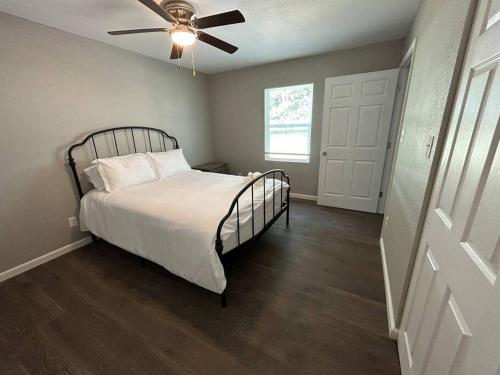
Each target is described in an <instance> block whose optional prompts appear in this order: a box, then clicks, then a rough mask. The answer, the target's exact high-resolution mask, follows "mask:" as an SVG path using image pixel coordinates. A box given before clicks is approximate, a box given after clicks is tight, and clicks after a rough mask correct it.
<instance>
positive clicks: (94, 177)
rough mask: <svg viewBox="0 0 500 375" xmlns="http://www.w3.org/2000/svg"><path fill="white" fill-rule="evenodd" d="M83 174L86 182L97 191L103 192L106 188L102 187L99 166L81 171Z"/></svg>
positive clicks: (92, 166)
mask: <svg viewBox="0 0 500 375" xmlns="http://www.w3.org/2000/svg"><path fill="white" fill-rule="evenodd" d="M83 173H84V174H85V176H86V177H87V180H89V182H90V183H91V184H92V185H93V186H94V187H95V188H96V189H97V190H105V189H106V186H105V185H104V180H103V179H102V177H101V174H100V173H99V166H97V165H91V166H90V167H88V168H85V169H84V170H83Z"/></svg>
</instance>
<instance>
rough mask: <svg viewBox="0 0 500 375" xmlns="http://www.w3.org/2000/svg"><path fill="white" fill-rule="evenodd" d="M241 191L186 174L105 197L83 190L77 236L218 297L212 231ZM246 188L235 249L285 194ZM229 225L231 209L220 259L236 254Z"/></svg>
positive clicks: (219, 179)
mask: <svg viewBox="0 0 500 375" xmlns="http://www.w3.org/2000/svg"><path fill="white" fill-rule="evenodd" d="M276 177H277V178H278V177H279V174H276ZM245 185H246V181H245V180H244V177H241V176H232V175H224V174H217V173H208V172H201V171H196V170H190V171H187V172H182V173H179V174H176V175H174V176H170V177H168V178H165V179H162V180H159V181H155V182H150V183H146V184H142V185H138V186H134V187H129V188H127V189H124V190H120V191H115V192H112V193H106V192H104V191H97V190H91V191H89V192H88V193H87V194H85V196H84V197H83V198H82V200H81V207H80V225H81V230H83V231H87V230H88V231H90V232H92V233H93V234H95V235H97V236H99V237H101V238H103V239H104V240H106V241H108V242H110V243H112V244H114V245H116V246H119V247H121V248H123V249H125V250H127V251H129V252H131V253H134V254H137V255H139V256H141V257H144V258H146V259H149V260H151V261H153V262H155V263H157V264H159V265H161V266H163V267H164V268H166V269H167V270H168V271H170V272H172V273H173V274H175V275H178V276H180V277H182V278H184V279H186V280H188V281H190V282H192V283H195V284H197V285H199V286H202V287H204V288H206V289H208V290H211V291H213V292H216V293H222V292H223V291H224V289H225V288H226V277H225V275H224V268H223V266H222V264H221V262H220V259H219V256H218V255H217V253H216V251H215V239H216V233H217V226H218V225H219V222H220V221H221V219H222V218H223V217H224V215H226V214H227V212H228V210H229V207H230V205H231V202H232V201H233V199H234V197H235V196H236V195H237V194H238V193H239V192H240V191H241V189H242V188H243V187H244V186H245ZM253 186H254V189H253V198H254V199H253V202H254V204H253V213H254V214H253V220H252V198H251V195H252V191H251V189H248V190H247V191H246V192H245V193H244V194H243V195H242V196H241V197H240V199H239V222H240V228H239V242H240V243H243V242H245V241H247V240H248V239H250V238H251V237H252V222H253V228H254V233H258V231H260V230H261V229H262V228H263V226H264V216H265V222H266V223H268V222H269V221H270V220H272V218H273V202H274V212H276V213H277V212H278V211H279V210H280V207H281V202H283V201H285V199H286V191H287V189H288V185H287V184H286V182H284V181H283V185H282V183H281V181H280V180H279V179H276V180H274V181H273V180H272V179H268V180H266V183H265V184H264V181H263V180H260V181H257V182H256V183H255V184H254V185H253ZM264 194H265V197H266V199H265V201H264ZM264 212H265V215H264ZM236 218H237V212H236V208H235V209H234V210H233V212H232V213H231V215H230V217H229V218H228V219H227V220H226V222H225V224H224V226H223V228H222V231H221V238H222V240H223V246H224V250H223V253H227V252H228V251H230V250H231V249H234V248H235V247H237V246H238V226H237V220H236Z"/></svg>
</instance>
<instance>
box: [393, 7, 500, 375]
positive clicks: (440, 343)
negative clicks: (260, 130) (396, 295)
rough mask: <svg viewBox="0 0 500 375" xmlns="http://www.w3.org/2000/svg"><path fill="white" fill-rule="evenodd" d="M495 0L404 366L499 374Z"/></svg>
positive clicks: (421, 256) (499, 37)
mask: <svg viewBox="0 0 500 375" xmlns="http://www.w3.org/2000/svg"><path fill="white" fill-rule="evenodd" d="M499 63H500V1H498V0H496V1H495V0H480V1H479V5H478V9H477V12H476V18H475V21H474V26H473V29H472V34H471V39H470V42H469V46H468V51H467V55H466V60H465V63H464V64H465V65H464V70H463V72H462V77H461V81H460V86H459V91H458V95H457V99H456V101H455V105H454V109H453V113H452V117H451V123H450V128H449V131H448V135H447V139H446V143H445V147H444V151H443V156H442V158H441V162H440V166H439V169H438V174H437V178H436V183H435V185H434V189H433V193H432V197H431V201H430V205H429V210H428V214H427V217H426V223H425V226H424V231H423V233H422V238H421V242H420V248H419V253H418V256H417V261H416V263H415V269H414V272H413V276H412V282H411V286H410V292H409V295H408V298H407V301H406V305H405V311H404V314H403V320H402V323H401V327H400V334H399V336H398V347H399V352H400V360H401V368H402V372H403V374H405V375H407V374H432V375H440V374H464V375H465V374H470V375H473V374H474V375H475V374H478V375H498V374H500V277H499V275H500V241H499V238H500V149H499V138H500V125H499V119H500V69H499V67H498V65H499Z"/></svg>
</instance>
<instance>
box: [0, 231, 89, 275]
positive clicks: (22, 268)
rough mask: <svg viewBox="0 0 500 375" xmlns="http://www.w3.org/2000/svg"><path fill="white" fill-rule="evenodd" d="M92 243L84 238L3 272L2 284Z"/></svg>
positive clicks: (87, 238)
mask: <svg viewBox="0 0 500 375" xmlns="http://www.w3.org/2000/svg"><path fill="white" fill-rule="evenodd" d="M91 242H92V238H90V237H85V238H82V239H81V240H78V241H76V242H73V243H70V244H68V245H66V246H63V247H61V248H59V249H56V250H54V251H51V252H50V253H47V254H44V255H42V256H39V257H38V258H35V259H31V260H28V261H27V262H26V263H23V264H20V265H18V266H15V267H14V268H11V269H9V270H6V271H3V272H1V273H0V283H1V282H3V281H5V280H7V279H10V278H11V277H14V276H17V275H19V274H21V273H23V272H26V271H28V270H30V269H32V268H35V267H37V266H39V265H41V264H43V263H46V262H48V261H50V260H52V259H55V258H57V257H60V256H61V255H64V254H67V253H69V252H71V251H73V250H76V249H78V248H79V247H82V246H85V245H87V244H89V243H91Z"/></svg>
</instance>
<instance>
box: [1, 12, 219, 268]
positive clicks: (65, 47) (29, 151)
mask: <svg viewBox="0 0 500 375" xmlns="http://www.w3.org/2000/svg"><path fill="white" fill-rule="evenodd" d="M167 47H168V46H166V47H165V48H167ZM0 51H1V52H0V160H1V165H0V272H2V271H4V270H6V269H9V268H11V267H13V266H16V265H18V264H20V263H23V262H26V261H28V260H30V259H33V258H35V257H37V256H40V255H43V254H45V253H47V252H49V251H52V250H54V249H57V248H59V247H61V246H64V245H66V244H68V243H70V242H73V241H75V240H77V239H79V238H82V237H83V235H82V234H81V233H80V232H79V231H78V229H75V230H70V229H69V228H68V223H67V218H68V217H70V216H75V215H76V213H77V197H76V195H75V193H74V187H73V182H72V180H71V177H70V174H69V170H68V168H67V167H66V166H65V165H64V159H65V156H66V151H67V147H68V146H69V145H70V144H71V143H73V142H74V141H76V140H78V139H79V138H81V137H82V136H83V135H85V134H87V133H89V132H91V131H93V130H97V129H102V128H106V127H111V126H119V125H149V126H152V127H160V128H162V129H165V130H166V131H167V132H169V133H171V134H173V135H175V136H176V137H178V139H179V142H180V145H181V147H183V148H184V150H185V153H186V157H187V159H188V161H189V162H191V163H192V164H196V163H200V162H206V161H209V160H210V159H212V146H211V144H212V143H211V132H210V124H209V118H210V115H209V107H208V101H207V97H208V85H207V77H206V76H205V75H203V74H198V75H197V76H196V77H193V76H192V75H191V72H189V71H185V70H184V71H179V70H178V69H177V68H176V67H175V66H174V65H170V64H166V63H164V62H161V61H159V60H154V59H151V58H147V57H144V56H141V55H138V54H134V53H131V52H127V51H125V50H121V49H118V48H115V47H110V46H108V45H105V44H101V43H98V42H95V41H92V40H88V39H85V38H82V37H79V36H76V35H73V34H69V33H66V32H63V31H59V30H56V29H53V28H50V27H47V26H43V25H40V24H36V23H32V22H29V21H26V20H22V19H19V18H16V17H13V16H10V15H7V14H5V13H0Z"/></svg>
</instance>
